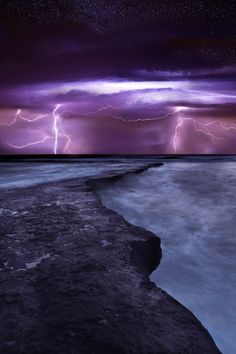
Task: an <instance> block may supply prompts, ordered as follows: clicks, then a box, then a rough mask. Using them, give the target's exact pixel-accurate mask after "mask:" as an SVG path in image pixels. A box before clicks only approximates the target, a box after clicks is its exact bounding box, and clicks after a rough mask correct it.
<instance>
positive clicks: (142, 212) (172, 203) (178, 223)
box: [99, 158, 236, 354]
mask: <svg viewBox="0 0 236 354" xmlns="http://www.w3.org/2000/svg"><path fill="white" fill-rule="evenodd" d="M234 160H235V159H234V158H232V160H231V159H228V160H226V161H224V160H221V161H214V160H212V161H211V160H209V159H204V158H203V159H202V161H201V162H199V160H196V161H195V162H193V160H191V161H187V160H186V161H178V160H177V161H165V163H164V165H163V166H162V167H155V168H150V169H148V170H147V171H145V172H143V173H142V174H139V175H127V176H124V177H123V178H121V179H120V180H118V181H116V182H112V183H111V184H108V185H106V186H105V187H102V188H100V189H99V194H100V196H101V198H102V202H103V204H104V205H105V206H106V207H108V208H110V209H112V210H115V211H116V212H117V213H119V214H120V215H122V216H123V217H124V218H125V219H126V220H127V221H128V222H130V223H132V224H134V225H138V226H142V227H144V228H145V229H147V230H150V231H152V232H153V233H155V234H156V235H158V236H159V237H160V238H161V244H162V252H163V257H162V260H161V264H160V266H159V267H158V268H157V269H156V270H155V271H154V272H153V273H152V274H151V280H152V281H154V282H155V283H156V285H157V286H159V287H161V288H162V289H164V290H166V291H167V292H168V293H169V294H170V295H172V296H173V297H174V298H175V299H177V300H178V301H179V302H181V303H182V304H183V305H185V306H186V307H187V308H188V309H190V310H191V311H192V312H193V313H194V314H195V315H196V316H197V318H198V319H199V320H200V321H201V322H202V324H203V325H204V326H205V327H206V328H207V330H208V331H209V332H210V334H211V335H212V337H213V339H214V340H215V342H216V344H217V346H218V347H219V348H220V350H221V351H222V352H223V353H224V354H235V353H236V341H235V333H236V274H235V270H236V257H235V254H236V252H235V251H236V199H235V195H236V162H235V161H234Z"/></svg>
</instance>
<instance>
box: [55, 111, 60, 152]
mask: <svg viewBox="0 0 236 354" xmlns="http://www.w3.org/2000/svg"><path fill="white" fill-rule="evenodd" d="M60 106H61V105H60V104H58V105H56V107H55V109H54V110H53V132H54V154H55V155H56V154H57V148H58V126H57V124H58V119H59V115H58V114H57V111H58V109H59V108H60Z"/></svg>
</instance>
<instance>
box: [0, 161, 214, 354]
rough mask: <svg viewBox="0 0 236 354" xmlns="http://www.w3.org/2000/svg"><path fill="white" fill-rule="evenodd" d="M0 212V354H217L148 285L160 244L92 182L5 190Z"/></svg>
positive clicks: (180, 311) (176, 307) (203, 334)
mask: <svg viewBox="0 0 236 354" xmlns="http://www.w3.org/2000/svg"><path fill="white" fill-rule="evenodd" d="M147 167H148V164H144V163H142V166H136V165H135V166H133V167H132V168H128V167H124V171H123V173H126V172H130V170H132V171H133V170H134V169H137V168H141V169H143V168H147ZM119 173H120V172H119ZM107 177H109V178H116V177H117V175H116V173H115V171H114V172H113V173H112V175H109V176H107ZM0 205H1V207H0V243H1V245H0V284H1V285H0V307H1V311H0V353H4V354H16V353H17V354H18V353H22V354H26V353H29V354H54V353H55V354H62V353H68V354H70V353H71V354H74V353H76V354H111V353H114V354H126V353H127V354H154V353H196V354H197V353H199V354H203V353H204V354H207V353H209V354H214V353H219V351H218V349H217V347H216V346H215V344H214V342H213V340H212V339H211V337H210V335H209V334H208V332H207V331H206V329H205V328H204V327H203V326H202V325H201V323H200V322H199V321H198V320H197V319H196V318H195V317H194V316H193V314H192V313H191V312H190V311H188V310H187V309H185V308H184V307H183V306H182V305H181V304H179V303H178V302H177V301H175V300H174V299H173V298H171V297H170V296H169V295H168V294H167V293H166V292H164V291H163V290H161V289H160V288H157V287H156V286H155V285H154V283H152V282H150V280H149V274H150V272H151V271H153V270H154V269H155V268H156V267H157V266H158V264H159V262H160V259H161V248H160V239H159V238H158V237H157V236H155V235H153V234H152V233H151V232H148V231H146V230H144V229H142V228H140V227H134V226H132V225H130V224H128V223H127V222H126V221H125V220H124V219H123V218H122V217H121V216H120V215H118V214H116V213H115V212H113V211H111V210H108V209H106V208H105V207H104V206H103V205H102V204H101V201H100V199H99V197H98V196H97V195H96V193H94V191H93V189H92V187H91V183H90V186H88V184H87V181H86V179H77V180H70V181H63V182H56V183H48V184H44V185H39V186H35V187H29V188H24V189H19V190H8V191H2V192H1V195H0Z"/></svg>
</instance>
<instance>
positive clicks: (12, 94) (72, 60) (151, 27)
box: [0, 0, 236, 154]
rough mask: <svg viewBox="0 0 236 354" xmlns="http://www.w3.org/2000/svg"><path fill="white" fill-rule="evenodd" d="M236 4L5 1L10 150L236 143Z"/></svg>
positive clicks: (134, 149)
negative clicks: (235, 15)
mask: <svg viewBox="0 0 236 354" xmlns="http://www.w3.org/2000/svg"><path fill="white" fill-rule="evenodd" d="M229 2H230V4H228V6H227V7H226V6H224V5H221V4H218V5H216V4H215V2H212V1H201V0H200V1H198V2H197V3H196V2H195V1H184V0H183V1H182V2H181V5H178V6H177V4H176V2H175V1H170V2H168V4H166V2H164V1H158V2H157V1H156V2H155V1H154V2H153V1H152V0H148V1H146V2H145V3H142V4H141V3H140V2H137V1H133V2H129V6H128V5H127V4H126V3H125V1H121V2H119V3H117V4H113V5H109V4H108V3H107V4H106V2H104V1H96V6H95V3H93V1H90V2H88V1H87V0H83V1H80V2H77V1H75V0H73V1H72V0H63V1H62V0H61V1H53V2H52V1H47V2H44V1H42V2H41V1H40V2H37V1H25V2H24V4H22V5H21V6H19V2H18V1H15V0H12V1H10V2H7V3H6V2H5V3H4V6H2V8H1V10H2V11H1V14H0V48H1V53H2V55H1V57H0V153H1V154H39V153H40V154H41V153H42V154H51V153H52V154H59V153H66V154H100V153H101V154H109V153H111V154H116V153H118V154H120V153H124V154H129V153H138V154H142V153H143V154H146V153H151V154H173V153H177V154H191V153H202V154H204V153H206V154H211V153H213V154H215V153H219V154H220V153H235V152H236V114H235V113H236V100H235V98H236V83H235V79H236V41H235V40H234V38H235V36H234V35H236V25H235V23H234V22H233V21H232V18H234V16H233V17H232V15H233V13H234V11H236V8H234V6H233V5H232V4H231V1H229ZM0 4H1V0H0ZM106 5H107V6H106ZM213 10H214V13H215V16H216V15H217V16H216V17H214V16H213V15H212V13H213V12H212V11H213Z"/></svg>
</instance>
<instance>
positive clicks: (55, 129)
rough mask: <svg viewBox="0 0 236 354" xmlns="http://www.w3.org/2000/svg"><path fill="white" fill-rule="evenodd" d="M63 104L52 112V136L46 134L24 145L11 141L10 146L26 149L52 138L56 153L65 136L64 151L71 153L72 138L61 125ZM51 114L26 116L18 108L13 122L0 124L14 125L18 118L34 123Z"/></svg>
mask: <svg viewBox="0 0 236 354" xmlns="http://www.w3.org/2000/svg"><path fill="white" fill-rule="evenodd" d="M60 107H61V105H60V104H57V105H56V107H55V108H54V110H53V112H52V117H53V125H52V136H50V135H45V136H44V137H43V138H42V139H39V140H36V141H33V142H30V143H26V144H23V145H15V144H11V143H6V144H7V145H8V146H11V147H12V148H14V149H18V150H20V149H24V148H28V147H30V146H34V145H38V144H42V143H44V142H45V141H47V140H49V139H52V140H53V152H54V154H55V155H56V154H57V152H58V140H59V138H61V137H63V138H64V139H65V147H64V152H67V153H71V151H70V149H69V148H70V146H72V140H71V137H70V135H69V134H67V133H66V132H65V131H64V129H62V128H60V127H59V120H60V115H59V113H58V111H59V109H60ZM49 115H50V114H40V115H37V116H36V117H34V118H31V119H29V118H27V117H24V116H23V115H22V110H21V109H18V110H17V111H16V113H15V115H14V118H13V120H12V121H11V122H9V123H6V122H4V123H0V126H8V127H10V126H13V125H14V124H16V123H17V121H18V120H23V121H26V122H27V123H33V122H35V121H38V120H41V119H43V118H45V117H48V116H49Z"/></svg>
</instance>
